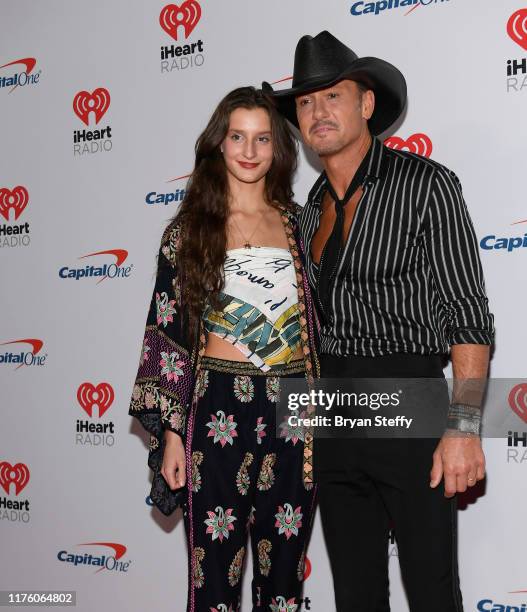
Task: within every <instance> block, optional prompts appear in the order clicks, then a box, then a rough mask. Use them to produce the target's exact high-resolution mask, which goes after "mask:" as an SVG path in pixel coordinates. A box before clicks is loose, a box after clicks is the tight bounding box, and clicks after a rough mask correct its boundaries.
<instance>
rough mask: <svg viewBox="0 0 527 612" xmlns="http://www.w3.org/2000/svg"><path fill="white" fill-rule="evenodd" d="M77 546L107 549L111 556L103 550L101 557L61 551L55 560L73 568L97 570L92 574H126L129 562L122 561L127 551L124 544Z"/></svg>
mask: <svg viewBox="0 0 527 612" xmlns="http://www.w3.org/2000/svg"><path fill="white" fill-rule="evenodd" d="M77 546H95V547H97V548H101V547H104V548H109V549H110V550H111V551H112V553H113V554H108V551H107V550H104V553H103V554H102V555H96V554H92V553H91V549H88V550H90V552H84V553H83V552H80V553H79V552H74V553H72V552H68V551H67V550H61V551H59V552H58V554H57V559H58V560H59V561H62V562H63V563H71V564H72V565H73V566H74V567H78V566H92V567H97V568H98V569H97V570H96V571H95V572H94V573H95V574H98V573H99V572H102V571H103V570H105V569H106V570H110V571H113V572H127V571H128V570H129V568H130V563H131V562H132V561H131V560H128V561H123V560H122V558H123V556H124V554H125V552H126V550H127V547H126V546H125V545H124V544H119V543H117V542H83V543H81V544H77Z"/></svg>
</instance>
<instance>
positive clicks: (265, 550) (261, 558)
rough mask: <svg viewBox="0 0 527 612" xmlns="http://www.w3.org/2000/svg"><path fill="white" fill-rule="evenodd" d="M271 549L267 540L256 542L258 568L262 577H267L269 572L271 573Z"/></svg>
mask: <svg viewBox="0 0 527 612" xmlns="http://www.w3.org/2000/svg"><path fill="white" fill-rule="evenodd" d="M272 548H273V545H272V544H271V542H270V541H269V540H260V541H259V542H258V546H257V549H258V566H259V567H260V574H262V576H269V572H270V571H271V559H270V557H269V553H270V552H271V549H272Z"/></svg>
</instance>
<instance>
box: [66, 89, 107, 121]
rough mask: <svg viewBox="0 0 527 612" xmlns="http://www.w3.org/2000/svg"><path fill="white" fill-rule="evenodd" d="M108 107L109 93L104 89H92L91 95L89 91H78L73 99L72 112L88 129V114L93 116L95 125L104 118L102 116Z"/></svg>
mask: <svg viewBox="0 0 527 612" xmlns="http://www.w3.org/2000/svg"><path fill="white" fill-rule="evenodd" d="M109 106H110V92H109V91H108V90H107V89H105V88H104V87H98V88H97V89H94V90H93V92H92V93H90V92H89V91H84V90H83V91H79V93H78V94H77V95H76V96H75V97H74V98H73V111H74V113H75V114H76V115H77V117H78V118H79V119H80V120H81V121H82V122H83V123H85V124H86V125H87V126H88V127H89V125H90V123H89V117H90V113H93V114H94V115H95V123H96V124H97V123H99V121H100V120H101V119H102V118H103V117H104V114H105V113H106V111H107V110H108V108H109Z"/></svg>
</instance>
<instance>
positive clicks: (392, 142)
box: [384, 133, 433, 157]
mask: <svg viewBox="0 0 527 612" xmlns="http://www.w3.org/2000/svg"><path fill="white" fill-rule="evenodd" d="M384 144H385V145H386V146H387V147H390V149H395V150H399V151H410V153H417V154H418V155H422V156H423V157H430V155H431V154H432V148H433V147H432V141H431V140H430V138H429V137H428V136H427V135H426V134H421V133H418V134H412V135H411V136H409V137H408V138H407V139H406V140H404V139H403V138H400V137H399V136H390V138H387V139H386V140H385V141H384Z"/></svg>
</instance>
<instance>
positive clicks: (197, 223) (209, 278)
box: [129, 87, 319, 612]
mask: <svg viewBox="0 0 527 612" xmlns="http://www.w3.org/2000/svg"><path fill="white" fill-rule="evenodd" d="M295 168H296V145H295V142H294V140H293V137H292V135H291V133H290V132H289V129H288V126H287V124H286V122H285V120H284V119H282V118H281V117H280V115H278V113H277V111H276V110H275V108H274V106H273V103H272V102H271V101H270V100H269V99H268V98H267V97H266V96H265V95H264V94H263V93H262V92H261V91H260V90H256V89H254V88H252V87H243V88H239V89H236V90H234V91H232V92H231V93H229V94H228V95H227V96H226V97H225V98H224V99H223V100H222V101H221V102H220V104H219V106H218V107H217V109H216V110H215V111H214V114H213V115H212V117H211V119H210V121H209V123H208V125H207V127H206V128H205V130H204V132H203V133H202V134H201V136H200V137H199V139H198V141H197V143H196V160H195V167H194V171H193V173H192V176H191V179H190V182H189V186H188V188H187V193H186V196H185V199H184V202H183V203H182V205H181V207H180V209H179V212H178V213H177V215H176V217H175V218H174V220H173V221H172V222H171V224H170V225H169V227H168V228H167V229H166V231H165V233H164V235H163V238H162V241H161V247H160V250H159V255H158V270H157V279H156V285H155V288H154V292H153V296H152V302H151V306H150V311H149V314H148V320H147V325H146V331H145V339H144V342H143V349H142V355H141V360H140V366H139V371H138V374H137V378H136V381H135V386H134V391H133V397H132V402H131V405H130V411H129V412H130V414H132V415H134V416H136V417H138V418H139V419H140V421H141V423H142V424H143V426H144V427H145V428H146V429H147V430H148V431H149V432H150V433H151V434H152V435H151V445H150V455H149V465H150V467H151V468H152V469H153V470H154V481H153V486H152V493H151V497H152V499H153V501H154V503H156V505H158V507H159V508H160V509H161V510H162V511H163V512H165V513H167V514H168V513H170V512H171V511H172V510H173V509H174V508H175V506H176V505H177V504H178V503H179V502H180V501H181V500H180V498H181V490H182V487H184V486H186V490H185V499H184V502H183V503H184V509H185V530H186V536H187V540H188V547H189V589H188V604H187V611H188V612H204V611H207V612H209V611H211V610H212V611H221V612H228V611H235V610H239V609H240V591H241V577H242V568H243V561H244V557H245V553H246V550H247V540H248V536H249V534H250V540H251V547H252V554H253V561H254V563H253V566H254V567H253V581H252V590H253V607H254V608H258V609H264V610H273V611H275V612H294V611H295V610H297V609H299V603H300V595H301V590H302V581H303V577H304V563H305V553H306V548H307V543H308V537H309V533H310V529H311V523H312V518H313V511H314V504H315V491H316V487H315V486H314V484H313V481H312V436H311V434H310V433H309V431H307V432H305V431H302V430H299V429H295V428H292V427H290V426H289V424H288V423H287V421H286V420H281V419H278V420H279V422H278V423H277V415H276V404H277V400H278V396H279V391H280V383H281V381H283V380H284V379H286V378H305V379H307V383H308V384H310V385H311V384H312V383H313V379H314V378H316V377H317V376H318V375H319V366H318V359H317V355H316V346H315V322H314V316H313V312H312V305H311V301H310V295H309V287H308V283H307V279H306V277H305V275H304V271H303V265H302V261H303V255H302V253H301V251H300V246H301V245H300V244H299V242H300V239H299V235H298V229H297V223H296V218H295V212H296V205H295V204H293V203H292V200H291V199H292V190H291V181H292V175H293V173H294V170H295ZM167 485H168V486H167Z"/></svg>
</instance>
